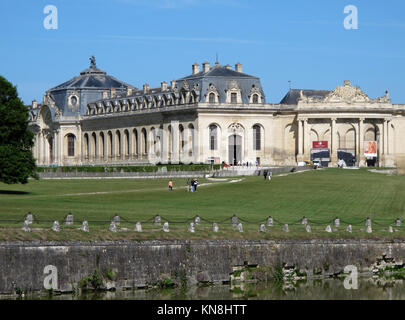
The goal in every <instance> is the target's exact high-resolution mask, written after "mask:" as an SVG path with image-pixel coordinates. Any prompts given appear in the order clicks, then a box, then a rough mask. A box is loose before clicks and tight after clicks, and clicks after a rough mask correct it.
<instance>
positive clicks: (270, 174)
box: [269, 171, 273, 181]
mask: <svg viewBox="0 0 405 320" xmlns="http://www.w3.org/2000/svg"><path fill="white" fill-rule="evenodd" d="M272 175H273V173H272V172H271V171H269V181H271V177H272Z"/></svg>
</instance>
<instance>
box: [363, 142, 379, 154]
mask: <svg viewBox="0 0 405 320" xmlns="http://www.w3.org/2000/svg"><path fill="white" fill-rule="evenodd" d="M364 155H365V156H366V157H377V141H365V142H364Z"/></svg>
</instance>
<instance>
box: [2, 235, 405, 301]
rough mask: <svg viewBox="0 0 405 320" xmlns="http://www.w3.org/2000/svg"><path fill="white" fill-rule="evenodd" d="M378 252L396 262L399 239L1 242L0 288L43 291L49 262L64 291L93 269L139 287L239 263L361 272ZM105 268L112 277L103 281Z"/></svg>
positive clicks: (118, 283) (115, 282)
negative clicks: (347, 267)
mask: <svg viewBox="0 0 405 320" xmlns="http://www.w3.org/2000/svg"><path fill="white" fill-rule="evenodd" d="M383 256H387V257H390V258H393V259H394V260H395V261H396V262H399V263H402V261H403V259H404V257H405V241H402V242H383V241H374V240H333V241H332V240H330V241H320V240H312V241H308V240H306V241H305V240H301V241H299V240H283V241H268V240H266V241H264V240H262V241H241V240H234V241H233V240H229V241H211V240H206V241H203V240H201V241H143V242H100V243H85V242H66V243H53V242H9V243H6V242H2V243H0V270H1V275H0V293H5V294H8V293H14V292H16V291H17V290H23V291H27V292H30V291H37V290H44V280H45V278H46V277H47V275H48V274H49V272H50V271H49V270H50V269H49V268H53V267H49V266H54V267H56V269H55V268H54V269H55V270H57V281H56V282H55V283H53V285H54V286H55V287H54V290H57V291H64V292H69V291H72V289H73V288H77V287H78V283H79V281H80V280H82V279H83V278H85V277H88V276H90V275H91V274H92V273H93V272H94V270H98V271H99V272H100V274H101V275H104V278H105V279H104V283H103V286H104V287H106V288H111V287H115V288H134V287H135V288H139V287H145V286H149V285H153V284H156V283H157V282H158V281H159V279H162V277H170V278H171V279H173V281H187V283H188V284H195V283H197V282H198V281H208V282H227V281H229V279H230V274H231V273H232V270H233V268H234V267H235V266H242V265H258V266H260V267H275V266H294V267H295V268H297V269H298V270H300V271H301V272H306V273H307V274H308V275H309V276H311V274H312V272H314V270H322V272H323V273H324V274H326V275H329V274H337V273H341V272H342V271H343V269H344V267H345V266H346V265H355V266H357V267H358V268H359V270H360V271H369V270H370V268H371V266H372V264H374V263H375V262H376V261H377V259H381V258H382V257H383ZM47 266H48V269H47V270H45V267H47ZM112 272H113V273H114V274H115V275H116V278H114V279H107V278H108V277H106V276H105V275H106V274H107V273H112ZM52 282H53V281H52Z"/></svg>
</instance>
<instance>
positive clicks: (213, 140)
mask: <svg viewBox="0 0 405 320" xmlns="http://www.w3.org/2000/svg"><path fill="white" fill-rule="evenodd" d="M217 135H218V128H217V126H216V125H215V124H212V125H210V150H217V149H218V143H217V140H218V139H217Z"/></svg>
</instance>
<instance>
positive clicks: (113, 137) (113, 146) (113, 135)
mask: <svg viewBox="0 0 405 320" xmlns="http://www.w3.org/2000/svg"><path fill="white" fill-rule="evenodd" d="M111 135H112V139H111V141H110V137H108V143H111V149H110V150H111V152H112V155H111V154H110V153H109V154H108V159H109V161H111V162H114V161H115V155H116V152H115V145H116V143H115V133H114V132H111Z"/></svg>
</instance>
